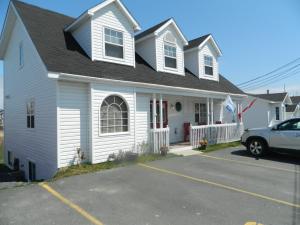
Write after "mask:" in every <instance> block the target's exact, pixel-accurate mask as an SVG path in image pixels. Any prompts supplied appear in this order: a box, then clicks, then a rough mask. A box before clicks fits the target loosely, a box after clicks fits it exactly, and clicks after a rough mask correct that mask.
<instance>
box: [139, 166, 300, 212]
mask: <svg viewBox="0 0 300 225" xmlns="http://www.w3.org/2000/svg"><path fill="white" fill-rule="evenodd" d="M139 166H141V167H145V168H148V169H151V170H155V171H159V172H161V173H166V174H170V175H174V176H178V177H183V178H186V179H188V180H192V181H196V182H199V183H203V184H209V185H212V186H215V187H219V188H223V189H227V190H230V191H235V192H239V193H243V194H246V195H250V196H253V197H256V198H260V199H264V200H268V201H271V202H275V203H278V204H282V205H287V206H291V207H295V208H300V205H298V204H294V203H291V202H287V201H283V200H279V199H276V198H272V197H269V196H265V195H261V194H257V193H254V192H250V191H246V190H243V189H239V188H235V187H232V186H228V185H224V184H221V183H216V182H213V181H209V180H205V179H201V178H196V177H192V176H188V175H185V174H181V173H177V172H174V171H171V170H166V169H162V168H158V167H154V166H149V165H146V164H144V163H139Z"/></svg>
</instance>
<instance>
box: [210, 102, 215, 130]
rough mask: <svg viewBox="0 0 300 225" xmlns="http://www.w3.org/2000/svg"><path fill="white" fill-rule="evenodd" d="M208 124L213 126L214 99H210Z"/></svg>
mask: <svg viewBox="0 0 300 225" xmlns="http://www.w3.org/2000/svg"><path fill="white" fill-rule="evenodd" d="M210 124H214V99H213V98H211V99H210Z"/></svg>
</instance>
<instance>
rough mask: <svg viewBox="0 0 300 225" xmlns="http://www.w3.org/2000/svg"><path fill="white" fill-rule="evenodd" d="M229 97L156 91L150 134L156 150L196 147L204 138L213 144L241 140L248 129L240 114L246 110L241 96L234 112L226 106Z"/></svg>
mask: <svg viewBox="0 0 300 225" xmlns="http://www.w3.org/2000/svg"><path fill="white" fill-rule="evenodd" d="M225 98H226V96H222V97H215V98H212V97H202V96H201V97H187V96H175V95H162V94H159V95H157V94H153V95H152V98H151V101H150V136H149V142H150V146H151V148H152V150H153V151H154V152H159V151H160V149H161V147H168V148H169V149H170V150H171V151H174V150H176V149H179V148H180V149H194V148H197V147H199V145H200V144H199V143H200V141H202V140H203V139H206V140H207V141H208V143H209V144H219V143H228V142H232V141H237V140H239V139H240V137H241V135H242V132H243V130H244V129H243V122H242V118H238V116H237V115H238V113H239V112H241V110H242V107H241V100H239V99H235V100H234V102H235V104H236V109H237V110H236V112H235V114H234V116H233V114H232V113H229V112H227V110H226V109H225V107H224V104H223V103H224V101H225ZM153 102H156V104H153ZM153 112H156V113H153ZM153 121H156V122H155V123H153ZM181 143H184V144H181ZM170 146H171V147H170Z"/></svg>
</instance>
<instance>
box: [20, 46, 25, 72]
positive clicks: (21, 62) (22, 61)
mask: <svg viewBox="0 0 300 225" xmlns="http://www.w3.org/2000/svg"><path fill="white" fill-rule="evenodd" d="M23 66H24V51H23V43H22V42H21V43H20V45H19V67H20V68H21V67H23Z"/></svg>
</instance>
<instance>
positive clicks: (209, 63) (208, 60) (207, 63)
mask: <svg viewBox="0 0 300 225" xmlns="http://www.w3.org/2000/svg"><path fill="white" fill-rule="evenodd" d="M204 70H205V75H210V76H213V75H214V69H213V57H211V56H207V55H205V56H204Z"/></svg>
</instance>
